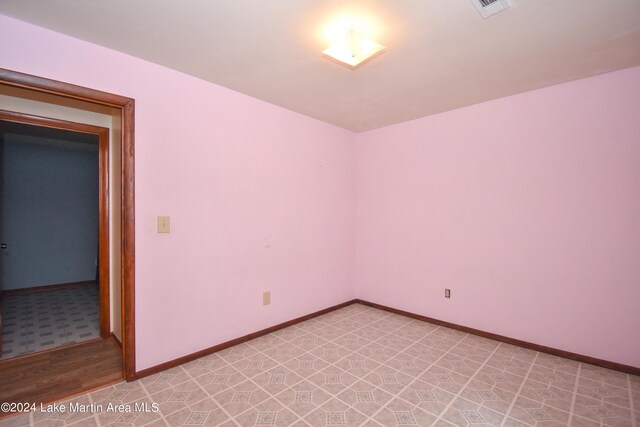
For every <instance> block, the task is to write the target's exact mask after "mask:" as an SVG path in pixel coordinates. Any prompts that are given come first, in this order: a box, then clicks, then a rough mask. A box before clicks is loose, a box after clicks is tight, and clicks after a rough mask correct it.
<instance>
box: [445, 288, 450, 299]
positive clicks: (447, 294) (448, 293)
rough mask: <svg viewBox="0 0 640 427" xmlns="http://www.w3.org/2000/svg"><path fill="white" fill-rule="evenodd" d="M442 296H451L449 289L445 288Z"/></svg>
mask: <svg viewBox="0 0 640 427" xmlns="http://www.w3.org/2000/svg"><path fill="white" fill-rule="evenodd" d="M444 297H445V298H451V289H445V290H444Z"/></svg>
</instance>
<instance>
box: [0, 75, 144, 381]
mask: <svg viewBox="0 0 640 427" xmlns="http://www.w3.org/2000/svg"><path fill="white" fill-rule="evenodd" d="M0 83H2V84H5V85H9V86H13V87H21V88H25V89H29V90H34V91H38V92H44V93H50V94H53V95H58V96H62V97H65V98H71V99H79V100H82V101H87V102H90V103H93V104H98V105H106V106H110V107H114V108H118V109H120V111H121V118H122V134H121V137H122V149H121V153H122V169H121V171H120V172H121V175H122V176H121V178H122V211H121V215H122V237H121V246H122V267H121V272H122V273H121V274H122V330H123V332H122V341H123V342H122V350H123V368H124V376H125V378H126V380H127V381H133V380H134V379H135V378H136V353H135V199H134V196H135V186H134V184H135V182H134V171H135V161H134V160H135V155H134V154H135V144H134V130H135V125H134V120H135V118H134V116H135V101H134V100H133V99H131V98H127V97H124V96H120V95H115V94H112V93H108V92H102V91H99V90H95V89H89V88H85V87H82V86H77V85H74V84H70V83H64V82H59V81H56V80H51V79H47V78H43V77H37V76H33V75H30V74H24V73H20V72H17V71H12V70H7V69H4V68H0Z"/></svg>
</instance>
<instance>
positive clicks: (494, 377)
mask: <svg viewBox="0 0 640 427" xmlns="http://www.w3.org/2000/svg"><path fill="white" fill-rule="evenodd" d="M72 402H78V403H84V404H87V405H88V404H91V403H93V404H95V405H102V406H103V408H106V407H107V404H108V402H113V403H116V404H130V405H132V407H133V404H134V403H147V404H148V405H149V407H151V404H152V403H157V404H158V406H159V411H158V412H152V411H150V412H135V411H134V412H125V413H120V412H107V411H105V410H103V411H102V412H97V413H77V412H75V413H71V414H70V413H68V412H67V413H65V414H60V413H51V414H49V413H40V412H36V413H31V414H24V415H21V416H19V417H14V418H11V419H8V420H4V421H3V422H0V424H1V425H29V424H32V425H78V426H80V425H82V426H85V425H86V426H94V425H102V426H105V425H111V424H114V425H118V426H122V425H136V426H142V425H151V426H167V425H168V426H171V427H173V426H181V425H204V426H215V425H221V426H253V425H258V426H326V425H328V426H332V425H335V426H360V425H361V426H396V425H420V426H429V425H436V426H452V425H454V426H467V425H473V426H481V425H490V426H501V425H504V426H564V425H575V426H632V427H636V426H637V427H640V377H637V376H632V375H627V374H623V373H620V372H616V371H611V370H607V369H603V368H598V367H595V366H591V365H586V364H583V363H578V362H574V361H571V360H567V359H562V358H558V357H554V356H550V355H547V354H544V353H537V352H534V351H530V350H526V349H523V348H519V347H514V346H512V345H508V344H504V343H500V342H497V341H492V340H489V339H485V338H480V337H477V336H474V335H469V334H466V333H462V332H459V331H456V330H452V329H448V328H444V327H439V326H436V325H432V324H429V323H425V322H421V321H417V320H413V319H409V318H406V317H402V316H398V315H395V314H390V313H387V312H384V311H381V310H377V309H373V308H369V307H366V306H363V305H360V304H354V305H350V306H348V307H345V308H342V309H340V310H337V311H333V312H331V313H328V314H326V315H323V316H320V317H317V318H314V319H312V320H309V321H306V322H304V323H300V324H298V325H295V326H292V327H289V328H286V329H282V330H280V331H277V332H274V333H272V334H269V335H266V336H263V337H261V338H258V339H255V340H253V341H249V342H247V343H244V344H240V345H238V346H235V347H232V348H229V349H226V350H224V351H221V352H219V353H216V354H212V355H210V356H206V357H203V358H201V359H198V360H196V361H193V362H190V363H187V364H185V365H182V366H179V367H176V368H173V369H170V370H168V371H164V372H161V373H159V374H156V375H154V376H150V377H147V378H144V379H142V380H139V381H136V382H132V383H121V384H118V385H114V386H111V387H108V388H105V389H101V390H98V391H95V392H93V393H89V394H86V395H83V396H81V397H78V398H76V399H73V400H72ZM67 403H68V402H67Z"/></svg>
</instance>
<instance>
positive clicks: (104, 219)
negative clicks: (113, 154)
mask: <svg viewBox="0 0 640 427" xmlns="http://www.w3.org/2000/svg"><path fill="white" fill-rule="evenodd" d="M0 120H2V121H6V122H12V123H22V124H26V125H33V126H39V127H46V128H51V129H62V130H68V131H72V132H79V133H86V134H91V135H96V136H97V137H98V174H99V178H98V181H99V186H98V253H99V254H100V256H99V260H98V282H99V286H100V292H99V295H100V310H99V313H100V336H101V337H102V338H107V337H109V336H110V335H111V311H110V309H111V304H110V303H111V300H110V292H109V289H110V284H111V283H110V276H109V258H110V253H109V248H110V246H109V129H108V128H105V127H101V126H93V125H88V124H84V123H75V122H69V121H66V120H57V119H52V118H49V117H40V116H34V115H31V114H24V113H17V112H13V111H6V110H0Z"/></svg>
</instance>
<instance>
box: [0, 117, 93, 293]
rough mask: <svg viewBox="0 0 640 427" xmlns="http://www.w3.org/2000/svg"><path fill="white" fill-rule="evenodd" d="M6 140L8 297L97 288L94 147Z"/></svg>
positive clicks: (8, 136)
mask: <svg viewBox="0 0 640 427" xmlns="http://www.w3.org/2000/svg"><path fill="white" fill-rule="evenodd" d="M0 131H2V132H3V139H4V155H3V159H2V183H3V189H2V192H1V197H2V200H1V203H2V205H1V206H2V207H1V208H2V210H3V212H2V218H3V224H2V230H3V233H2V234H3V236H1V237H0V239H2V241H4V242H7V244H8V249H7V250H4V251H3V253H2V254H0V256H1V257H2V260H1V262H2V269H1V271H0V282H1V283H2V289H4V290H7V289H19V288H28V287H33V286H43V285H50V284H59V283H68V282H78V281H85V280H94V279H95V277H96V258H97V250H98V191H99V187H98V186H99V181H98V150H97V142H98V141H97V140H98V138H97V136H92V137H93V138H94V139H95V141H94V143H89V142H87V141H86V139H87V135H84V136H83V138H84V141H83V142H77V141H73V140H68V141H66V140H64V139H62V138H61V137H60V134H56V137H55V138H48V137H46V136H42V135H38V134H35V135H34V134H30V135H25V134H19V133H14V132H13V131H15V129H10V130H9V131H7V130H6V129H4V130H3V128H0Z"/></svg>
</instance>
